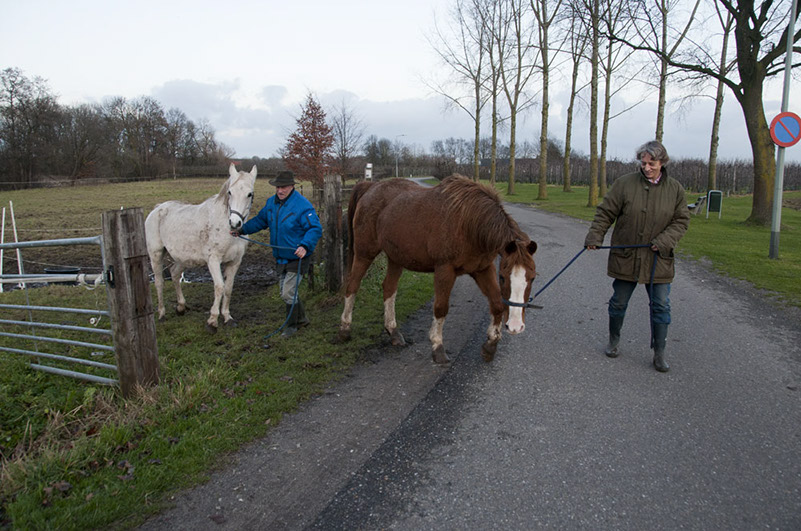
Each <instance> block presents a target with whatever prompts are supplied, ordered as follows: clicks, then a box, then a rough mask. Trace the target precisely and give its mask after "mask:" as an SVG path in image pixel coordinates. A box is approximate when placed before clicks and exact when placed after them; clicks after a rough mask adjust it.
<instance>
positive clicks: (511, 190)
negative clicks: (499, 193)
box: [506, 109, 517, 195]
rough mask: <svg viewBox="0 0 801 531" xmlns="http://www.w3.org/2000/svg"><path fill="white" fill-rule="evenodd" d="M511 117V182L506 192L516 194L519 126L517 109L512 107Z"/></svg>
mask: <svg viewBox="0 0 801 531" xmlns="http://www.w3.org/2000/svg"><path fill="white" fill-rule="evenodd" d="M510 114H511V116H510V118H509V183H508V186H507V188H506V193H507V194H509V195H515V136H516V135H515V133H516V131H515V128H516V126H517V111H516V110H514V109H510Z"/></svg>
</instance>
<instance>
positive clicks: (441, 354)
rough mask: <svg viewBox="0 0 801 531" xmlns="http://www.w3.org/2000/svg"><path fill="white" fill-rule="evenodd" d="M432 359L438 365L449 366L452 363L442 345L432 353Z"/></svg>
mask: <svg viewBox="0 0 801 531" xmlns="http://www.w3.org/2000/svg"><path fill="white" fill-rule="evenodd" d="M431 358H432V359H433V360H434V363H436V364H437V365H447V364H448V363H450V362H451V359H450V358H449V357H448V354H447V353H446V352H445V347H443V346H442V345H440V346H438V347H437V348H435V349H434V351H433V352H432V353H431Z"/></svg>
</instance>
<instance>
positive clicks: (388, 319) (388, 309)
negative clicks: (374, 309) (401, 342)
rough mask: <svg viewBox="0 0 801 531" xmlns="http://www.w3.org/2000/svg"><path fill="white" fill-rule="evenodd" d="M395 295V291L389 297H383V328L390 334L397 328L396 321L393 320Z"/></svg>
mask: <svg viewBox="0 0 801 531" xmlns="http://www.w3.org/2000/svg"><path fill="white" fill-rule="evenodd" d="M397 295H398V294H397V292H395V293H393V294H392V296H391V297H388V298H386V299H384V328H385V329H386V330H387V332H389V334H390V335H392V332H394V331H395V329H396V328H398V323H397V322H396V321H395V297H396V296H397Z"/></svg>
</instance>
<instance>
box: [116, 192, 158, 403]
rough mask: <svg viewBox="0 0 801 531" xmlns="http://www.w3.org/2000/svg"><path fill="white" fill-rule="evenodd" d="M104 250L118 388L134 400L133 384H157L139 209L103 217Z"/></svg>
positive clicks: (155, 351) (143, 226) (120, 211)
mask: <svg viewBox="0 0 801 531" xmlns="http://www.w3.org/2000/svg"><path fill="white" fill-rule="evenodd" d="M103 251H104V253H105V254H104V256H105V262H106V267H107V268H108V269H107V271H106V274H107V275H108V276H107V278H106V281H107V283H108V286H107V289H106V292H107V293H108V308H109V312H110V313H111V332H112V337H113V339H114V351H115V353H116V358H117V371H118V372H119V379H120V388H121V389H122V395H123V396H124V397H126V398H127V397H129V396H132V395H133V393H134V391H135V390H136V386H137V385H142V386H145V385H154V384H157V383H158V381H159V360H158V345H157V344H156V322H155V319H154V315H153V300H152V298H151V295H150V282H149V280H148V273H147V271H148V265H147V261H148V257H147V246H146V244H145V217H144V214H143V213H142V209H141V208H126V209H124V210H110V211H108V212H104V213H103Z"/></svg>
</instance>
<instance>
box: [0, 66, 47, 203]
mask: <svg viewBox="0 0 801 531" xmlns="http://www.w3.org/2000/svg"><path fill="white" fill-rule="evenodd" d="M58 120H59V107H58V102H57V101H56V97H55V96H54V95H53V94H52V93H51V92H50V89H49V87H48V86H47V83H46V81H45V80H44V79H42V78H40V77H34V78H32V79H30V78H28V77H26V76H25V74H24V73H23V72H22V70H20V69H19V68H6V69H5V70H3V71H2V72H0V164H2V166H4V167H5V168H6V171H7V172H8V174H9V175H10V176H11V178H12V179H14V180H15V182H16V183H19V184H20V185H21V186H23V187H27V186H30V184H31V183H32V181H33V177H34V175H36V174H37V173H38V172H39V170H40V166H41V165H42V164H43V161H46V160H47V159H48V158H49V157H50V154H51V153H52V142H53V140H54V138H55V131H56V127H57V124H58Z"/></svg>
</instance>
